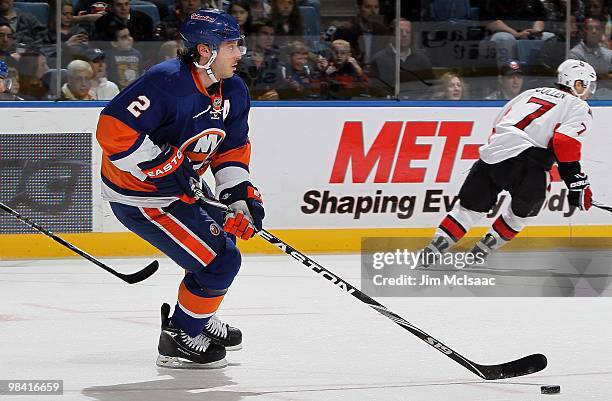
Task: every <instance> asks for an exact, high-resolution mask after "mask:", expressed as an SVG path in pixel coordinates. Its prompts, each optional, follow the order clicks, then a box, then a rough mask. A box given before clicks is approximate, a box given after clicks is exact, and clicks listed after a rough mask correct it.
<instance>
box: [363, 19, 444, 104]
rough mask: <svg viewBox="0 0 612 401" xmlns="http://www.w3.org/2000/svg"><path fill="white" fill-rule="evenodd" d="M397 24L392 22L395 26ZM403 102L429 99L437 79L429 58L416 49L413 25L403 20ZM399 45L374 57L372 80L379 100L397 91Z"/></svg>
mask: <svg viewBox="0 0 612 401" xmlns="http://www.w3.org/2000/svg"><path fill="white" fill-rule="evenodd" d="M394 24H395V21H393V22H392V25H394ZM399 24H400V98H402V99H420V98H424V99H429V98H430V97H431V95H432V92H431V87H432V83H431V82H430V81H432V80H433V79H434V78H435V76H434V73H433V69H432V67H431V62H430V61H429V58H428V57H427V55H426V54H425V52H423V51H422V50H419V49H417V48H416V47H415V46H414V41H413V39H412V22H410V21H408V20H407V19H404V18H400V22H399ZM396 54H397V52H396V51H395V42H394V41H393V40H392V41H390V43H389V44H388V45H387V46H386V47H385V48H384V49H383V50H381V51H379V52H378V53H376V54H375V55H374V56H373V57H372V62H371V65H370V74H369V75H370V77H372V78H373V79H372V83H371V84H372V86H373V89H374V93H375V94H377V95H378V96H384V95H390V94H393V93H394V90H395V76H396V75H395V74H396V69H395V57H396Z"/></svg>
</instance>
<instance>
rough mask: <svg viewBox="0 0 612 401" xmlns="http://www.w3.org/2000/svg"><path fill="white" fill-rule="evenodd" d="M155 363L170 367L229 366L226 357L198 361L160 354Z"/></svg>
mask: <svg viewBox="0 0 612 401" xmlns="http://www.w3.org/2000/svg"><path fill="white" fill-rule="evenodd" d="M155 364H156V365H157V366H159V367H162V368H169V369H219V368H224V367H226V366H227V361H226V360H225V358H223V359H220V360H218V361H214V362H210V363H196V362H192V361H190V360H187V359H184V358H179V357H177V356H164V355H159V356H158V357H157V361H156V362H155Z"/></svg>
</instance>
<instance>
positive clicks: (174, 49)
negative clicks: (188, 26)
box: [157, 40, 179, 63]
mask: <svg viewBox="0 0 612 401" xmlns="http://www.w3.org/2000/svg"><path fill="white" fill-rule="evenodd" d="M178 49H179V43H178V41H176V40H168V41H166V42H164V43H162V45H161V46H160V47H159V52H157V62H158V63H161V62H162V61H166V60H171V59H173V58H176V56H177V55H178Z"/></svg>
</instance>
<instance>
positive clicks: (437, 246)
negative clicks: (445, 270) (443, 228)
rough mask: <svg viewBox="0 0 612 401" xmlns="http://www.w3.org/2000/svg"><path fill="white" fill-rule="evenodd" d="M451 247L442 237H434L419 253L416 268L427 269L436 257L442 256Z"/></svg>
mask: <svg viewBox="0 0 612 401" xmlns="http://www.w3.org/2000/svg"><path fill="white" fill-rule="evenodd" d="M450 247H451V244H450V243H449V241H448V239H447V238H445V237H443V236H436V237H435V238H434V239H433V240H431V242H430V243H429V244H428V245H427V246H426V247H425V248H423V250H422V251H421V257H420V258H419V261H420V263H419V264H418V265H417V268H428V267H429V266H431V265H432V264H433V261H434V260H435V259H436V256H437V255H442V254H444V253H445V252H447V251H448V250H449V249H450Z"/></svg>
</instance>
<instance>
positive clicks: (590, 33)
mask: <svg viewBox="0 0 612 401" xmlns="http://www.w3.org/2000/svg"><path fill="white" fill-rule="evenodd" d="M603 30H604V26H603V23H602V21H601V20H600V19H597V18H587V19H585V20H584V23H583V24H582V40H581V41H580V43H578V44H577V45H576V46H574V47H573V48H572V49H571V50H570V53H569V58H573V59H576V60H582V61H586V62H587V63H589V64H591V65H592V66H593V68H594V69H595V72H597V80H598V81H605V80H607V79H608V74H609V73H610V68H611V65H612V64H611V62H612V50H609V49H607V48H605V47H602V46H601V34H602V32H603ZM601 83H602V84H604V85H605V83H604V82H601Z"/></svg>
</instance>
